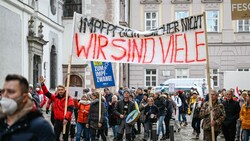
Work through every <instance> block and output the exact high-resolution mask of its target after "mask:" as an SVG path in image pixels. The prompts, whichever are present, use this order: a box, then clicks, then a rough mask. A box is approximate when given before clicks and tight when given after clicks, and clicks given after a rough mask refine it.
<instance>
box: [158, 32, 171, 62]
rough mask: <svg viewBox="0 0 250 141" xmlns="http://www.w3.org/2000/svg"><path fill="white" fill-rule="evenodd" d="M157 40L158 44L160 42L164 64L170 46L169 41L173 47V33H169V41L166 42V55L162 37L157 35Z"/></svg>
mask: <svg viewBox="0 0 250 141" xmlns="http://www.w3.org/2000/svg"><path fill="white" fill-rule="evenodd" d="M159 40H160V44H161V53H162V63H163V64H164V63H165V62H166V60H167V58H168V55H169V54H168V53H169V50H170V47H171V43H172V48H173V47H174V45H173V44H174V41H173V35H171V36H170V37H169V42H168V49H167V51H166V56H165V55H164V52H165V51H164V45H163V42H162V37H159Z"/></svg>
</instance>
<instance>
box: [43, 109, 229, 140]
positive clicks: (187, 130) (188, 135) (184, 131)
mask: <svg viewBox="0 0 250 141" xmlns="http://www.w3.org/2000/svg"><path fill="white" fill-rule="evenodd" d="M44 116H45V118H46V119H47V120H48V121H50V114H45V113H44ZM187 120H188V125H187V126H182V128H181V131H180V132H179V133H178V132H175V133H174V140H175V141H203V132H202V130H201V134H200V138H199V139H195V135H193V134H192V132H193V129H192V127H191V122H190V120H189V116H187ZM143 133H144V132H142V133H141V134H140V135H137V136H136V139H135V141H141V140H142V138H143ZM107 139H108V141H112V140H113V133H112V130H111V128H109V132H108V137H107ZM100 141H101V139H100ZM124 141H125V139H124ZM166 141H170V139H167V140H166ZM217 141H225V139H222V138H221V137H220V136H219V137H218V140H217Z"/></svg>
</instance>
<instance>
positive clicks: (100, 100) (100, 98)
mask: <svg viewBox="0 0 250 141" xmlns="http://www.w3.org/2000/svg"><path fill="white" fill-rule="evenodd" d="M101 112H102V94H101V92H99V122H101V114H102V113H101Z"/></svg>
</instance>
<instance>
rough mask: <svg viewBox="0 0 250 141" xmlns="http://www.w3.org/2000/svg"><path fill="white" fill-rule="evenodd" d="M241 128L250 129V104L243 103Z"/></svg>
mask: <svg viewBox="0 0 250 141" xmlns="http://www.w3.org/2000/svg"><path fill="white" fill-rule="evenodd" d="M240 120H241V128H242V129H246V130H250V104H247V103H246V104H243V105H242V108H241V111H240Z"/></svg>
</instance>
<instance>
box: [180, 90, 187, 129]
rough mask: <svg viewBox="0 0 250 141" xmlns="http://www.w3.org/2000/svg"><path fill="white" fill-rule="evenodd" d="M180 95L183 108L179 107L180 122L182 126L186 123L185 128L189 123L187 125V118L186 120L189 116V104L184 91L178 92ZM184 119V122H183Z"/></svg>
mask: <svg viewBox="0 0 250 141" xmlns="http://www.w3.org/2000/svg"><path fill="white" fill-rule="evenodd" d="M178 93H179V97H180V99H181V103H182V104H181V106H180V107H179V118H178V120H179V122H180V124H182V123H184V126H187V125H188V123H187V118H186V114H187V111H188V104H187V100H186V97H185V94H184V92H183V91H178ZM181 118H182V120H181Z"/></svg>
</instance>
